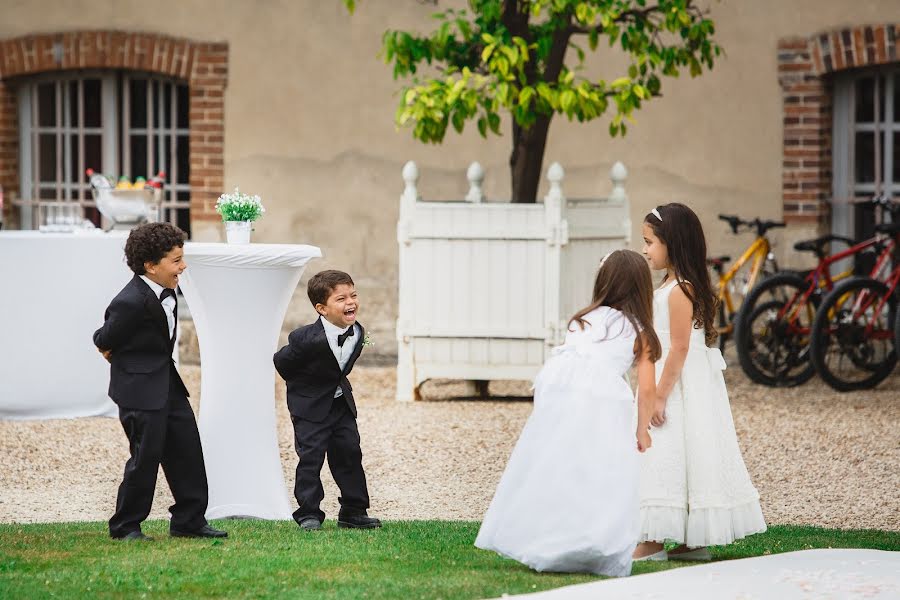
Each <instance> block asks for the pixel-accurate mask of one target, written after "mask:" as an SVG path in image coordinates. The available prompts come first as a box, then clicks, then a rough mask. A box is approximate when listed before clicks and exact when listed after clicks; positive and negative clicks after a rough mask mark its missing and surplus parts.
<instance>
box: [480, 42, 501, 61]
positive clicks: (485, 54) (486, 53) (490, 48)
mask: <svg viewBox="0 0 900 600" xmlns="http://www.w3.org/2000/svg"><path fill="white" fill-rule="evenodd" d="M496 47H497V46H496V44H488V45H487V46H485V47H484V50H482V51H481V62H483V63H486V62H487V61H488V58H490V57H491V54H492V53H493V52H494V48H496Z"/></svg>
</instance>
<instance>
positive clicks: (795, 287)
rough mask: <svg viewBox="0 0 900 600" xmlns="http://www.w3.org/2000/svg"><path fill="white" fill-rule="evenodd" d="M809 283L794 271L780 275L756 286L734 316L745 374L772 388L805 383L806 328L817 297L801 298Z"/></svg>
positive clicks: (807, 365)
mask: <svg viewBox="0 0 900 600" xmlns="http://www.w3.org/2000/svg"><path fill="white" fill-rule="evenodd" d="M808 288H809V283H808V282H806V281H804V280H803V278H801V277H800V276H798V275H796V274H794V273H779V274H777V275H773V276H772V277H768V278H766V279H765V280H764V281H762V282H761V283H760V284H759V285H757V286H756V287H755V288H753V290H752V291H751V292H750V294H749V295H748V296H747V298H746V300H745V301H744V305H743V306H742V307H741V310H740V311H739V312H738V315H737V318H736V319H735V346H736V348H737V354H738V360H739V362H740V364H741V368H742V369H743V370H744V373H746V374H747V377H749V378H750V379H752V380H753V381H755V382H756V383H760V384H762V385H768V386H772V387H792V386H796V385H800V384H801V383H805V382H807V381H809V379H810V378H811V377H812V376H813V375H814V374H815V369H814V368H813V366H812V365H811V364H810V362H809V348H808V345H809V328H810V326H811V325H812V320H813V317H814V316H815V306H816V304H817V302H818V296H815V295H814V296H811V297H810V299H809V300H804V299H803V294H804V293H805V292H806V290H807V289H808Z"/></svg>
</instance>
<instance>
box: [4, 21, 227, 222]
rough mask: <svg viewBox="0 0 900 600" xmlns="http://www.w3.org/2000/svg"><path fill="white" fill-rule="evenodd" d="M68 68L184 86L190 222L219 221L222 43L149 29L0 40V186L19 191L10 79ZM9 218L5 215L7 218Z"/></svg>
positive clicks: (7, 206) (7, 207) (223, 81)
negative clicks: (145, 76)
mask: <svg viewBox="0 0 900 600" xmlns="http://www.w3.org/2000/svg"><path fill="white" fill-rule="evenodd" d="M68 69H128V70H135V71H142V72H149V73H156V74H160V75H165V76H169V77H174V78H176V79H179V80H181V81H184V82H186V83H187V84H188V86H189V88H190V164H191V178H190V185H191V205H190V211H191V220H192V221H210V220H218V219H219V216H218V215H217V214H216V212H215V209H214V206H215V201H216V198H217V197H218V195H219V194H220V193H221V191H222V187H223V185H224V168H225V167H224V161H223V156H224V149H225V86H226V84H227V80H228V44H227V43H224V42H221V43H220V42H213V43H208V42H195V41H192V40H186V39H180V38H173V37H168V36H163V35H156V34H153V33H136V32H125V31H74V32H65V33H48V34H35V35H27V36H23V37H18V38H12V39H7V40H0V185H3V188H4V190H5V191H6V196H7V202H6V203H5V210H6V211H9V210H10V209H11V206H10V205H11V202H9V201H8V199H9V197H10V194H11V193H18V189H19V178H18V137H19V133H18V120H17V116H16V97H15V94H14V93H13V92H12V91H11V90H10V86H9V81H8V80H9V79H11V78H14V77H20V76H27V75H32V74H36V73H46V72H52V71H65V70H68ZM8 217H9V215H7V218H8Z"/></svg>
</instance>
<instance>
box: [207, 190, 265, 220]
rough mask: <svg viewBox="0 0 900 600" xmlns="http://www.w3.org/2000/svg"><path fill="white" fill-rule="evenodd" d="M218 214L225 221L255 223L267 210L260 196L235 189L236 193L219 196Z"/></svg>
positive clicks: (217, 203)
mask: <svg viewBox="0 0 900 600" xmlns="http://www.w3.org/2000/svg"><path fill="white" fill-rule="evenodd" d="M216 212H217V213H219V214H220V215H222V220H223V221H255V220H257V219H258V218H260V217H261V216H262V215H263V213H264V212H266V208H265V207H264V206H263V203H262V199H260V197H259V196H257V195H253V196H251V195H250V194H243V193H241V191H240V190H239V189H238V188H237V187H235V188H234V193H231V194H222V195H221V196H219V199H218V200H216Z"/></svg>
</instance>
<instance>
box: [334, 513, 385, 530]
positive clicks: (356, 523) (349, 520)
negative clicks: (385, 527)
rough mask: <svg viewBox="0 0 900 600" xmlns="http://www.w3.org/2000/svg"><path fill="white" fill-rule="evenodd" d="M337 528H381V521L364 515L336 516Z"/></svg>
mask: <svg viewBox="0 0 900 600" xmlns="http://www.w3.org/2000/svg"><path fill="white" fill-rule="evenodd" d="M338 527H341V528H344V529H375V528H376V527H381V521H379V520H378V519H376V518H375V517H368V516H366V515H347V516H338Z"/></svg>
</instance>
